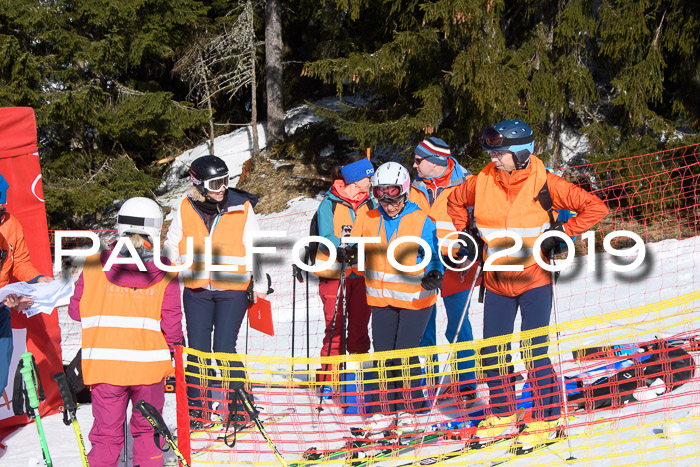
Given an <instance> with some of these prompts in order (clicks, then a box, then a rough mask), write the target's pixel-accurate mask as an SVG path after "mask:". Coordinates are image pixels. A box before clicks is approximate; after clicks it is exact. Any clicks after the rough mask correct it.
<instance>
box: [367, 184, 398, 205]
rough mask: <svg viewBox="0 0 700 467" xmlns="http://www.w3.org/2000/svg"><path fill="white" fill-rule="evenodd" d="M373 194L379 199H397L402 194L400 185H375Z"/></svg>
mask: <svg viewBox="0 0 700 467" xmlns="http://www.w3.org/2000/svg"><path fill="white" fill-rule="evenodd" d="M372 194H373V195H374V197H375V198H376V199H377V200H378V201H395V200H396V199H397V198H398V197H400V196H401V187H400V186H398V185H388V186H381V185H380V186H374V187H372Z"/></svg>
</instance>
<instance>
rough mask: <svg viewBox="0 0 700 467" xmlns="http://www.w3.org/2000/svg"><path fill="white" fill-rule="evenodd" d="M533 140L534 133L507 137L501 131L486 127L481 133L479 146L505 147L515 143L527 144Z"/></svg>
mask: <svg viewBox="0 0 700 467" xmlns="http://www.w3.org/2000/svg"><path fill="white" fill-rule="evenodd" d="M534 140H535V135H534V134H533V135H528V136H523V137H521V138H507V137H505V136H503V133H501V132H500V131H498V130H497V129H495V128H493V127H490V126H488V127H486V128H484V131H483V132H482V133H481V147H483V148H484V149H486V150H489V149H492V150H498V149H507V148H509V147H510V146H514V145H516V144H527V143H531V142H533V141H534Z"/></svg>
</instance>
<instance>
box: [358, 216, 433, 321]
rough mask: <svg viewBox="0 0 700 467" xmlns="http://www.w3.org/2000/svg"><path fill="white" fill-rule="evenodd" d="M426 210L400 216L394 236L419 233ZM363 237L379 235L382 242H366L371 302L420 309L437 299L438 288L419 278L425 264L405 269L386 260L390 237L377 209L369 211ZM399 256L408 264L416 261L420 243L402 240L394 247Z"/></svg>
mask: <svg viewBox="0 0 700 467" xmlns="http://www.w3.org/2000/svg"><path fill="white" fill-rule="evenodd" d="M427 217H428V216H427V214H426V213H425V212H424V211H419V210H417V211H413V212H410V213H408V214H406V215H404V216H403V217H402V218H401V222H400V223H399V228H398V230H397V232H396V234H395V238H401V237H404V236H407V235H412V236H415V237H420V236H421V233H422V231H423V225H424V224H425V220H426V219H427ZM362 236H363V237H377V236H378V237H380V238H381V243H370V244H366V245H365V259H366V261H365V271H364V276H365V287H366V288H367V304H368V305H369V306H376V307H385V306H393V307H396V308H405V309H410V310H420V309H422V308H427V307H429V306H432V305H434V304H435V302H436V301H437V290H425V289H423V288H422V287H421V285H420V282H421V279H422V278H423V276H424V275H425V268H423V269H420V270H418V271H416V272H403V271H399V270H397V269H394V267H393V266H392V265H391V264H390V263H389V261H388V260H387V248H388V246H389V241H388V240H387V238H386V230H385V229H383V228H382V215H381V213H380V212H379V210H378V209H373V210H371V211H368V212H367V213H366V214H365V216H364V219H363V222H362ZM394 257H395V258H396V260H397V261H398V262H399V263H401V264H404V265H406V266H409V265H411V266H412V265H415V264H416V260H417V258H418V245H417V244H415V243H409V242H407V243H403V244H401V245H400V246H399V247H398V248H396V249H395V250H394Z"/></svg>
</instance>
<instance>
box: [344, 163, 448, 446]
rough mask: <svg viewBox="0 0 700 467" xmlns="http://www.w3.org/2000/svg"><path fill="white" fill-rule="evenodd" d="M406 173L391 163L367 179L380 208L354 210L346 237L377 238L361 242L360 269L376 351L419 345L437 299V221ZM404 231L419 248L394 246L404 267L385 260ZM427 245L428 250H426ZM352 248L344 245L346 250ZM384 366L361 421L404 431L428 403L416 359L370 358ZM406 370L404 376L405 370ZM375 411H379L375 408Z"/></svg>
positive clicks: (371, 427)
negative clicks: (415, 196)
mask: <svg viewBox="0 0 700 467" xmlns="http://www.w3.org/2000/svg"><path fill="white" fill-rule="evenodd" d="M410 187H411V178H410V176H409V174H408V170H406V168H405V167H403V166H402V165H401V164H398V163H396V162H387V163H386V164H383V165H381V166H380V167H379V168H378V169H377V171H376V172H375V174H374V176H373V177H372V196H373V197H374V199H375V200H377V202H378V204H379V207H378V208H377V209H372V210H370V211H365V212H362V213H361V214H359V215H358V216H357V219H356V220H355V225H354V227H353V230H352V233H351V237H379V238H380V243H369V244H367V245H366V246H365V251H366V253H365V262H364V272H362V274H364V277H365V286H366V289H367V303H368V304H369V305H370V306H371V307H372V344H373V346H374V351H375V352H383V351H388V350H400V349H410V348H415V347H418V346H419V345H420V341H421V339H422V338H423V332H424V330H425V326H426V324H427V323H428V320H429V319H430V314H431V312H432V307H433V305H435V302H436V300H437V289H438V288H439V287H440V284H441V282H442V277H443V271H444V268H443V266H442V263H440V260H439V258H438V256H437V252H438V246H437V245H438V242H437V234H436V228H435V222H433V221H432V219H430V217H428V214H427V213H426V212H425V211H423V210H421V209H420V208H419V207H418V205H416V204H415V203H413V202H412V201H410V200H409V199H408V193H409V189H410ZM406 236H414V237H419V238H421V239H422V240H423V243H424V246H419V244H417V243H415V242H413V241H408V242H405V243H403V244H400V245H399V246H397V247H396V249H395V251H394V259H395V260H396V261H397V262H398V263H400V264H402V265H404V266H409V267H411V268H413V269H415V270H414V271H412V272H405V271H401V270H400V269H399V268H397V267H395V266H394V265H392V263H391V262H390V260H389V256H388V255H389V252H388V250H387V249H388V247H389V246H390V244H391V243H392V242H396V241H397V240H400V239H402V238H403V237H406ZM426 247H427V248H426ZM355 248H356V247H355V246H354V245H353V246H348V247H345V250H346V253H345V256H351V255H352V254H354V253H352V252H353V251H354V250H355ZM375 363H376V366H377V367H378V368H380V369H381V370H382V372H383V371H384V370H386V373H385V374H386V379H387V380H388V381H386V382H385V383H384V382H382V383H380V386H381V387H382V388H383V385H384V384H386V390H382V391H381V392H380V393H379V394H378V397H379V401H378V403H377V404H376V405H374V406H373V411H374V412H375V413H374V414H373V415H371V416H370V417H369V418H368V420H366V426H367V428H368V429H369V430H371V431H372V432H381V431H383V430H386V429H390V428H392V427H394V426H395V427H396V429H397V430H401V431H407V430H410V429H414V428H415V427H416V419H415V416H416V414H417V413H418V412H419V411H421V410H422V409H424V408H425V405H426V403H425V398H424V397H423V390H422V388H421V368H420V361H419V360H418V357H411V358H410V359H409V361H408V365H410V369H407V368H405V366H404V365H403V364H402V359H401V358H400V357H396V358H390V359H387V360H386V361H384V362H375ZM406 373H408V376H407V375H406ZM377 411H380V412H377Z"/></svg>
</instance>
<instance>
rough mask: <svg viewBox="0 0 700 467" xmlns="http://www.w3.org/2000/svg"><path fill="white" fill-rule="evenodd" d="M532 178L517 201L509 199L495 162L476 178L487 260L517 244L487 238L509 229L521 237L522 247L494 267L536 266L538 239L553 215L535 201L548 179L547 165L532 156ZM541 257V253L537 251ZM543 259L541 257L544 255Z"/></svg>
mask: <svg viewBox="0 0 700 467" xmlns="http://www.w3.org/2000/svg"><path fill="white" fill-rule="evenodd" d="M530 164H532V167H531V170H532V173H531V175H530V176H529V177H528V178H527V179H526V180H525V182H524V185H523V186H522V188H521V189H520V191H519V192H518V194H517V196H516V197H515V198H514V199H509V194H508V191H507V190H506V189H504V187H503V186H502V185H501V183H500V182H499V181H498V179H497V178H496V173H497V169H496V167H495V165H494V164H493V163H491V164H489V165H487V166H486V167H485V168H484V170H482V171H481V172H480V173H479V175H478V176H477V179H476V192H475V195H476V197H475V202H474V218H475V220H476V227H477V229H479V235H480V236H481V238H482V240H484V243H485V248H486V249H485V251H484V260H486V259H487V258H488V257H489V256H491V255H494V254H496V253H500V252H502V251H503V250H505V249H506V248H508V247H511V246H512V245H513V244H514V240H513V239H512V238H510V237H503V238H497V239H494V240H491V241H490V242H489V241H487V240H486V236H487V235H489V234H490V233H493V232H496V231H498V230H507V231H509V232H513V233H515V234H518V235H520V237H521V238H522V240H523V245H522V247H521V248H520V249H519V250H517V251H514V252H512V253H510V254H509V255H507V256H499V257H498V258H497V259H496V260H495V261H493V263H492V264H494V265H519V264H522V265H523V266H524V267H528V266H530V265H532V264H535V257H534V256H533V248H532V247H533V245H534V243H535V240H537V237H539V236H540V234H541V233H542V232H544V231H545V230H546V229H548V228H549V215H548V214H547V211H545V210H544V209H543V208H542V205H541V204H540V202H539V201H535V198H536V197H537V195H538V194H539V192H540V190H541V189H542V186H544V183H545V181H546V180H547V171H546V170H545V167H544V164H543V163H542V161H541V160H539V159H538V158H537V157H535V156H530ZM534 253H535V254H538V255H541V253H540V252H539V251H537V252H534ZM540 257H541V256H540Z"/></svg>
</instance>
